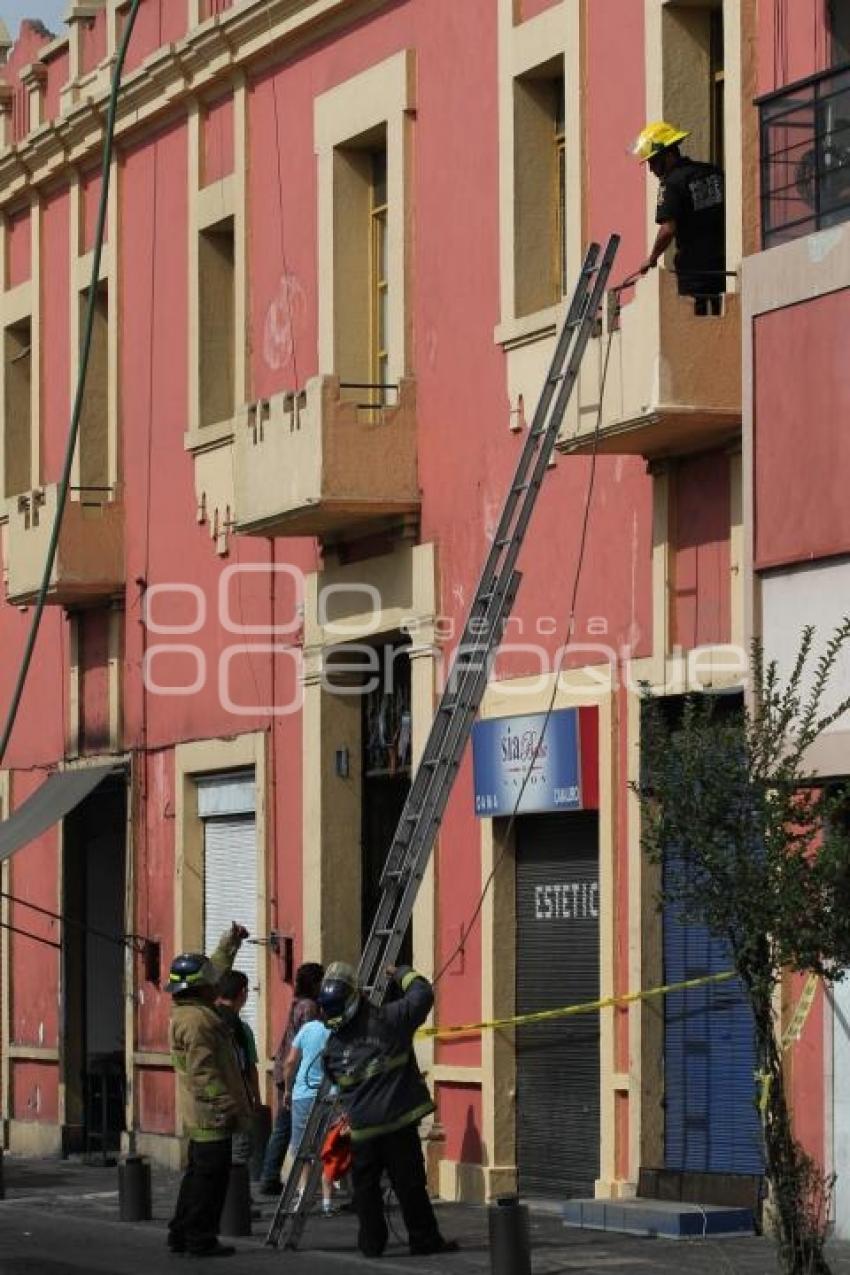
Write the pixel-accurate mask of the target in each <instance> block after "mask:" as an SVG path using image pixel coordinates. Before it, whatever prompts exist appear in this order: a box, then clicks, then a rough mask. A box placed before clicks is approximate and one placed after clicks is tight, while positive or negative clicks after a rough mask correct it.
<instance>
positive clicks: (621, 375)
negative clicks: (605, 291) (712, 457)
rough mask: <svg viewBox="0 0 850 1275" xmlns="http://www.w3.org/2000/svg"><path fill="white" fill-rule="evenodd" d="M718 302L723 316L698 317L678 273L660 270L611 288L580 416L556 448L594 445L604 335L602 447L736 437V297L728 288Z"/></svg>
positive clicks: (584, 378)
mask: <svg viewBox="0 0 850 1275" xmlns="http://www.w3.org/2000/svg"><path fill="white" fill-rule="evenodd" d="M627 296H630V298H631V299H629V300H624V298H625V297H627ZM722 304H723V312H722V314H720V315H698V314H696V313H695V312H694V302H693V298H691V297H680V296H679V294H678V290H677V286H676V276H675V275H674V274H672V273H671V272H669V271H667V270H653V271H651V272H650V273H649V274H647V275H646V276H644V277H643V278H642V279H639V280H638V282H637V284H636V285H635V286H634V288H633V289H630V290H629V293H623V292H618V291H616V290H615V291H613V292H612V293H609V296H608V305H607V306H606V307H605V311H606V312H605V316H604V322H603V329H602V331H601V333H600V334H599V336H597V337H594V338H593V339H592V340H591V342H590V344H589V346H588V349H587V353H586V354H585V358H584V362H583V364H582V370H581V377H580V381H579V393H578V412H577V413H573V415H572V419H570V418H569V417H568V419H567V423H566V424H565V426H564V429H563V430H562V432H561V437H560V438H559V440H558V449H559V450H560V451H563V452H567V453H573V454H574V453H582V452H590V451H591V450H592V448H593V437H594V433H595V430H596V422H597V416H598V415H599V386H600V382H601V378H602V368H603V364H604V361H605V355H606V350H607V348H608V340H609V337H610V341H611V350H610V357H609V359H608V374H607V379H606V383H605V393H604V396H603V400H602V415H601V420H600V426H599V440H598V445H597V450H598V451H599V452H607V453H617V454H621V455H622V454H628V455H637V456H645V457H646V458H647V459H653V458H656V457H660V456H665V455H681V454H683V453H685V452H693V451H700V450H703V449H705V448H709V447H715V446H719V445H722V444H723V443H724V442H726V441H729V440H731V439H734V438H736V437H737V436H739V435H740V430H741V312H740V305H739V298H738V297H737V296H736V295H734V294H732V293H727V294H726V295H725V296H724V297H723V299H722Z"/></svg>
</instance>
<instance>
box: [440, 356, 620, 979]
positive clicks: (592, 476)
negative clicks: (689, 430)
mask: <svg viewBox="0 0 850 1275" xmlns="http://www.w3.org/2000/svg"><path fill="white" fill-rule="evenodd" d="M613 335H614V334H613V332H609V333H608V341H607V345H606V349H605V355H604V358H603V363H602V375H601V377H600V383H599V404H598V407H597V412H596V425H595V427H594V431H593V447H592V450H591V456H590V473H589V475H588V482H587V490H586V493H585V500H584V512H583V515H582V524H581V534H580V537H579V549H578V559H577V561H576V569H575V573H574V576H573V585H572V591H571V595H570V612H569V618H568V620H567V626H566V633H565V635H564V640H563V641H562V643H561V646H560V649H559V651H558V659H557V662H556V665H555V672H554V677H553V679H552V692H551V695H550V696H549V702H548V704H547V706H546V710H545V712H544V715H543V726H542V728H541V730H540V734H539V736H538V739H537V743H536V745H535V747H534V751H533V753H532V755H531V758H530V759H529V762H528V766H527V768H526V771H525V774H524V775H523V780H522V783H521V785H520V789H519V792H518V793H517V797H516V801H515V802H514V806H513V810H512V811H511V813H510V816H509V817H508V822H507V826H506V828H505V830H504V834H503V836H502V838H501V841H502V846H501V850H500V851H499V853H498V855H497V856H496V860H495V862H494V864H493V866H492V868H491V869H490V872H489V874H488V876H487V880H486V881H485V882H484V885H483V887H482V889H481V894H480V895H479V898H478V902H477V903H476V905H475V908H474V909H473V912H472V915H471V917H470V918H469V920H468V921H467V923H466V925H465V926H462V927H461V933H460V939H459V941H458V943H457V945H456V946H455V948H454V949H453V950H452V952H451V954H450V955H449V956H448V957H447V959H446V960H445V961H444V962H443V964H442V965H441V966H440V968H439V970H438V971H437V973H436V974H435V975H434V978H433V980H432V983H433V985H434V986H436V985H437V983H439V982H440V980H441V979H442V978H443V976H444V975H445V974H446V973H448V971H449V969H450V968H451V967H452V965H453V964H454V962H455V961H456V960H457V958H458V956H460V955H461V953H462V952H463V951H464V950H465V948H466V944H467V942H468V940H469V936H470V934H471V933H472V930H473V927H474V926H475V924H476V922H477V920H478V918H479V916H480V915H481V910H482V908H483V907H484V903H485V900H486V898H487V895H488V894H489V892H490V888H491V886H492V884H493V882H494V880H495V878H496V873H497V872H498V871H499V868H500V867H501V866H502V863H503V862H504V859H505V856H506V855H507V853H508V849H509V847H510V844H511V833H512V832H513V829H514V825H515V823H516V820H517V816H518V814H519V808H520V805H521V804H522V799H523V795H524V793H525V790H526V787H527V786H528V783H529V781H530V779H531V776H532V773H533V771H534V767H535V765H536V764H537V758H538V756H539V753H540V749H541V748H542V746H543V741H544V739H545V737H546V729H547V727H548V725H549V722H550V720H551V717H552V713H553V712H554V709H555V702H556V700H557V698H558V689H559V682H560V678H561V673H562V671H563V667H564V660H565V658H566V654H567V649H568V647H569V645H570V642H571V641H572V637H573V631H574V628H575V614H576V606H577V603H578V591H579V586H580V584H581V576H582V570H583V567H584V558H585V551H586V549H587V533H588V527H589V524H590V510H591V506H592V503H593V490H594V486H595V484H596V462H597V458H598V454H599V432H600V428H601V425H602V404H603V399H604V397H605V384H606V381H607V379H608V364H609V362H610V358H611V345H612V341H613Z"/></svg>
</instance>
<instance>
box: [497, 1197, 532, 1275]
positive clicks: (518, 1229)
mask: <svg viewBox="0 0 850 1275" xmlns="http://www.w3.org/2000/svg"><path fill="white" fill-rule="evenodd" d="M487 1223H488V1227H489V1231H490V1270H491V1271H492V1273H493V1275H531V1228H530V1225H529V1220H528V1208H527V1206H526V1205H525V1204H520V1202H519V1197H518V1196H516V1195H502V1196H500V1197H499V1198H498V1199H497V1200H496V1202H495V1203H494V1204H491V1205H490V1207H489V1208H488V1210H487Z"/></svg>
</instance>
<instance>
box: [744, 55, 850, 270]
mask: <svg viewBox="0 0 850 1275" xmlns="http://www.w3.org/2000/svg"><path fill="white" fill-rule="evenodd" d="M758 107H759V116H760V127H761V207H762V243H763V246H764V247H765V248H772V247H773V246H774V245H775V244H779V243H785V242H786V241H787V240H789V239H798V238H800V236H801V235H808V234H811V233H812V231H815V230H823V229H825V228H826V227H828V226H835V225H837V224H838V223H839V222H842V221H847V220H848V218H850V65H845V66H843V67H839V68H836V69H835V70H832V71H827V72H824V73H822V74H820V75H814V76H812V77H811V78H810V79H807V80H800V81H798V82H797V83H796V84H791V85H789V86H788V87H787V88H783V89H782V90H780V91H779V92H778V93H770V94H768V95H767V96H766V97H763V98H760V99H759V102H758Z"/></svg>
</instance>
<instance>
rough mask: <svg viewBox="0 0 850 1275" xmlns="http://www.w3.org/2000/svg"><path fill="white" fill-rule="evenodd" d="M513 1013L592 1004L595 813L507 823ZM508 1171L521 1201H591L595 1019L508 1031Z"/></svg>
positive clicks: (595, 1158) (595, 987)
mask: <svg viewBox="0 0 850 1275" xmlns="http://www.w3.org/2000/svg"><path fill="white" fill-rule="evenodd" d="M516 829H517V836H516V846H517V853H516V886H517V930H516V941H517V953H516V1003H517V1013H518V1014H528V1013H533V1012H534V1011H535V1010H541V1009H556V1008H558V1007H559V1006H561V1005H572V1004H577V1003H579V1002H580V1001H588V1000H595V999H597V997H598V996H599V850H598V816H597V815H596V813H595V812H590V811H586V812H582V813H575V814H558V815H530V816H526V817H525V818H523V819H518V820H517V824H516ZM516 1059H517V1171H518V1178H519V1189H520V1191H521V1192H522V1193H523V1195H526V1196H559V1197H561V1198H564V1197H566V1198H570V1197H575V1196H587V1195H592V1194H593V1184H594V1181H595V1179H596V1178H598V1176H599V1015H598V1014H587V1015H584V1014H582V1015H580V1016H576V1017H575V1018H571V1019H569V1018H568V1019H561V1020H556V1021H555V1022H553V1023H551V1024H540V1025H534V1026H528V1027H521V1028H518V1029H517V1033H516Z"/></svg>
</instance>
